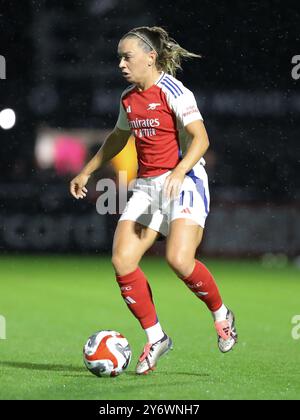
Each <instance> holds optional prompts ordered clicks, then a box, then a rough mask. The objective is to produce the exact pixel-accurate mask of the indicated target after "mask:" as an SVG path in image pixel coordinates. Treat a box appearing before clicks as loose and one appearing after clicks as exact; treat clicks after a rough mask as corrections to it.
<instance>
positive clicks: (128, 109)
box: [126, 105, 131, 114]
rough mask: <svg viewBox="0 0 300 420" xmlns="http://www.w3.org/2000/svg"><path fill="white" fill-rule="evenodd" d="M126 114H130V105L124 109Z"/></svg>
mask: <svg viewBox="0 0 300 420" xmlns="http://www.w3.org/2000/svg"><path fill="white" fill-rule="evenodd" d="M126 112H127V114H129V112H131V106H130V105H128V107H127V108H126Z"/></svg>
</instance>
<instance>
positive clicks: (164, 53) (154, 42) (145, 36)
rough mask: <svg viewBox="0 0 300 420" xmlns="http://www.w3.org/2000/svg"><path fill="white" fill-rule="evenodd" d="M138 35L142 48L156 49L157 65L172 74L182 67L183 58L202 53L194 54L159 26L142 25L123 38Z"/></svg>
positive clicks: (159, 68) (147, 50) (147, 49)
mask: <svg viewBox="0 0 300 420" xmlns="http://www.w3.org/2000/svg"><path fill="white" fill-rule="evenodd" d="M128 37H130V38H131V37H132V38H134V37H137V38H138V39H139V41H140V44H141V46H142V48H143V49H144V50H145V51H146V52H149V51H152V50H154V51H155V52H156V54H157V57H156V67H157V68H158V70H163V71H164V72H166V73H169V74H171V75H172V76H175V75H176V71H177V70H178V69H182V68H181V61H182V58H195V57H198V58H200V57H201V55H198V54H194V53H192V52H189V51H187V50H185V49H184V48H182V47H181V46H180V45H179V44H178V43H177V42H176V41H175V40H174V39H173V38H170V37H169V34H168V33H167V31H165V30H164V29H163V28H161V27H159V26H152V27H149V26H141V27H139V28H134V29H132V30H131V31H129V32H127V34H125V35H124V36H123V37H122V39H124V38H128Z"/></svg>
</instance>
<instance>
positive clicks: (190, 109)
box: [170, 88, 203, 127]
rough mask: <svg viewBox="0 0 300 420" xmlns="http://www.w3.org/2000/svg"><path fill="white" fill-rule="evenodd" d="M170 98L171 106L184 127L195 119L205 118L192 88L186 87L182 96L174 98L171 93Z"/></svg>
mask: <svg viewBox="0 0 300 420" xmlns="http://www.w3.org/2000/svg"><path fill="white" fill-rule="evenodd" d="M170 99H171V103H170V105H171V108H172V110H173V112H174V113H175V115H176V118H177V119H178V120H179V121H180V122H181V124H182V126H183V127H185V126H186V125H188V124H190V123H191V122H193V121H196V120H203V118H202V115H201V113H200V111H199V109H198V106H197V102H196V99H195V96H194V94H193V92H191V91H190V90H188V89H186V88H185V89H184V90H183V93H182V94H181V95H180V96H178V97H177V98H174V97H172V95H171V97H170Z"/></svg>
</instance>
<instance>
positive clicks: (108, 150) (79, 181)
mask: <svg viewBox="0 0 300 420" xmlns="http://www.w3.org/2000/svg"><path fill="white" fill-rule="evenodd" d="M129 137H130V131H127V130H120V129H119V128H118V127H115V128H114V130H113V131H112V132H111V133H110V134H109V135H108V137H107V138H106V140H105V142H104V143H103V145H102V146H101V148H100V149H99V150H98V152H97V153H96V154H95V156H94V157H93V158H92V159H91V160H90V161H89V162H88V163H87V164H86V166H85V167H84V168H83V169H82V171H81V172H80V174H79V175H77V176H76V177H75V178H74V179H73V180H72V181H71V183H70V192H71V194H72V195H73V197H75V198H76V199H79V198H84V197H86V194H87V189H86V187H85V186H86V185H87V183H88V180H89V178H90V176H91V174H92V173H93V172H95V171H97V170H98V169H100V168H101V167H102V166H104V165H105V164H106V163H107V162H109V161H110V160H111V159H112V158H113V157H115V156H116V155H117V154H118V153H120V152H121V150H123V149H124V147H125V146H126V144H127V142H128V139H129Z"/></svg>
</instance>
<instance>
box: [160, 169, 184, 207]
mask: <svg viewBox="0 0 300 420" xmlns="http://www.w3.org/2000/svg"><path fill="white" fill-rule="evenodd" d="M184 177H185V172H184V171H182V170H180V169H176V168H175V169H174V170H173V171H172V172H171V173H170V175H169V176H167V178H166V180H165V183H164V188H163V193H164V195H165V197H167V198H170V199H171V200H173V199H174V198H177V197H178V195H179V193H180V189H181V186H182V183H183V180H184Z"/></svg>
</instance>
